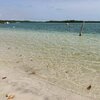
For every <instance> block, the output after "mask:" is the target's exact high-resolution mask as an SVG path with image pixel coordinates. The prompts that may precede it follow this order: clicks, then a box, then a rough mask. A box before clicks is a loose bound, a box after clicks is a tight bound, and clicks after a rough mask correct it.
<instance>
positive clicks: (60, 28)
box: [0, 23, 100, 34]
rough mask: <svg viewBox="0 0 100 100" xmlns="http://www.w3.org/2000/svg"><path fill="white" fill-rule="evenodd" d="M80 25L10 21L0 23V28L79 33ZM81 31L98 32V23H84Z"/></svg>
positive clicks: (99, 31) (99, 27) (99, 29)
mask: <svg viewBox="0 0 100 100" xmlns="http://www.w3.org/2000/svg"><path fill="white" fill-rule="evenodd" d="M81 25H82V24H81V23H69V24H66V23H12V24H0V28H8V29H22V30H23V29H24V30H34V31H49V32H51V31H55V32H62V33H67V32H70V33H79V32H80V27H81ZM83 33H84V34H100V23H85V24H84V28H83Z"/></svg>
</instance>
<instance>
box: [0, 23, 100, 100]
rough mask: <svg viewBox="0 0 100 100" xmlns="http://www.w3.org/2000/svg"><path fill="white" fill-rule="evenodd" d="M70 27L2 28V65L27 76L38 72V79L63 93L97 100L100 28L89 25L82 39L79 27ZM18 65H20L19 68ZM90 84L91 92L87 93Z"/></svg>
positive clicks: (21, 26) (0, 27)
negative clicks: (44, 80) (59, 88)
mask: <svg viewBox="0 0 100 100" xmlns="http://www.w3.org/2000/svg"><path fill="white" fill-rule="evenodd" d="M70 26H71V27H72V26H73V27H72V28H71V29H70V30H68V28H66V25H65V24H56V23H55V24H52V23H34V24H32V23H27V24H25V23H23V24H22V23H21V24H20V23H16V24H9V25H3V24H2V25H0V61H3V62H4V63H5V64H8V61H9V62H11V63H13V64H14V66H15V67H19V68H22V69H23V70H25V68H26V69H28V70H27V71H26V72H28V73H30V72H31V71H32V70H33V71H34V70H35V71H36V73H37V75H38V76H39V77H41V78H44V79H46V80H48V81H49V82H52V83H54V84H56V85H58V86H61V87H62V88H64V89H69V90H71V91H74V92H76V93H78V94H81V95H85V96H90V97H93V98H96V99H98V98H100V85H99V84H100V33H99V26H100V24H86V25H85V27H84V32H83V36H81V37H79V36H78V32H79V31H78V29H79V28H78V27H77V26H80V25H79V24H71V25H70ZM86 26H87V27H86ZM85 28H86V29H85ZM86 30H88V31H86ZM8 48H10V49H8ZM20 55H22V56H21V57H20ZM30 59H32V61H30ZM18 61H19V64H20V65H16V62H18ZM90 84H91V85H92V89H91V90H89V91H88V90H87V89H86V88H87V86H89V85H90Z"/></svg>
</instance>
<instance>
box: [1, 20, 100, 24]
mask: <svg viewBox="0 0 100 100" xmlns="http://www.w3.org/2000/svg"><path fill="white" fill-rule="evenodd" d="M7 22H9V23H16V22H20V23H40V22H42V23H83V22H84V21H81V20H63V21H55V20H51V21H29V20H0V23H1V24H5V23H7ZM85 23H100V21H85Z"/></svg>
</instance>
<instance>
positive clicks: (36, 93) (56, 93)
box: [0, 65, 94, 100]
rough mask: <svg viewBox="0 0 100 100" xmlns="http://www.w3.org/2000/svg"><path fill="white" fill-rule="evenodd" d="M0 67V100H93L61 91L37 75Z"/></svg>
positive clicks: (8, 67)
mask: <svg viewBox="0 0 100 100" xmlns="http://www.w3.org/2000/svg"><path fill="white" fill-rule="evenodd" d="M0 66H2V68H1V67H0V100H94V99H92V98H88V97H84V96H81V95H79V94H75V93H73V92H71V91H68V90H65V89H62V88H60V87H58V86H56V85H54V84H52V83H50V82H48V81H46V80H44V79H42V78H40V77H39V76H38V75H35V74H33V75H28V74H26V73H25V72H23V71H21V70H19V69H18V68H12V67H10V66H6V67H5V66H3V65H0ZM10 97H11V99H9V98H10Z"/></svg>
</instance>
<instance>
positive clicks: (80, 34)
mask: <svg viewBox="0 0 100 100" xmlns="http://www.w3.org/2000/svg"><path fill="white" fill-rule="evenodd" d="M84 23H85V22H84V21H83V23H82V26H81V30H80V33H79V36H82V31H83V26H84Z"/></svg>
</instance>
